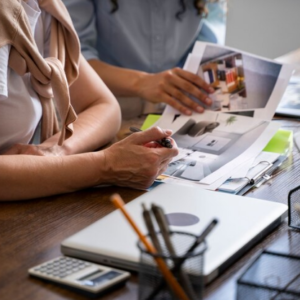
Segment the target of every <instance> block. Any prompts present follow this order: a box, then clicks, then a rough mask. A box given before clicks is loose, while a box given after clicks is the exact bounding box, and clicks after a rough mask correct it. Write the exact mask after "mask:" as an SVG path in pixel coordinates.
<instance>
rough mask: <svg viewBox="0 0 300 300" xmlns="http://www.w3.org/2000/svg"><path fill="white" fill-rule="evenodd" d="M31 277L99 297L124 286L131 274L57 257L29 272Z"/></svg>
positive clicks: (65, 257) (78, 260)
mask: <svg viewBox="0 0 300 300" xmlns="http://www.w3.org/2000/svg"><path fill="white" fill-rule="evenodd" d="M28 272H29V274H30V275H31V276H35V277H39V278H41V279H43V280H47V281H51V282H54V283H57V284H59V285H62V286H64V287H67V288H69V289H72V290H75V291H78V292H81V293H83V294H85V295H87V296H92V297H95V296H98V295H100V294H102V293H104V292H106V291H108V290H111V289H114V288H115V287H118V286H121V285H123V284H124V283H125V282H126V280H127V279H128V278H129V276H130V273H128V272H125V271H122V270H118V269H114V268H110V267H106V266H102V265H98V264H95V263H91V262H87V261H83V260H80V259H76V258H71V257H67V256H61V257H57V258H55V259H53V260H50V261H47V262H45V263H42V264H40V265H38V266H35V267H33V268H31V269H29V270H28Z"/></svg>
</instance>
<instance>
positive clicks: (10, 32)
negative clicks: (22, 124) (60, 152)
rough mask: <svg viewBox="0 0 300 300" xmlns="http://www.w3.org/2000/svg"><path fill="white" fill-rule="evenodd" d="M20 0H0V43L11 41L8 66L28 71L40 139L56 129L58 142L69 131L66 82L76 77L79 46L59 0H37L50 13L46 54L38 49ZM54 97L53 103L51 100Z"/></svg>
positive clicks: (71, 118)
mask: <svg viewBox="0 0 300 300" xmlns="http://www.w3.org/2000/svg"><path fill="white" fill-rule="evenodd" d="M21 1H23V0H0V47H2V46H4V45H8V44H9V45H11V51H10V57H9V67H10V68H12V69H13V70H14V71H15V72H17V73H18V74H19V75H20V76H22V75H24V74H25V73H28V72H29V73H30V74H31V83H32V86H33V88H34V90H35V91H36V93H37V94H38V95H39V98H40V101H41V104H42V108H43V117H42V133H41V140H42V141H44V140H46V139H47V138H49V137H51V136H52V135H54V134H55V133H57V132H58V131H59V126H58V122H57V117H56V110H57V112H58V117H59V119H60V123H61V127H62V128H61V135H60V138H59V142H58V144H59V145H62V143H63V141H64V140H65V139H67V138H68V137H70V136H71V135H72V133H73V127H72V123H73V122H74V121H75V120H76V118H77V116H76V113H75V112H74V110H73V108H72V106H71V104H70V95H69V86H70V85H71V84H72V83H73V82H74V81H75V80H76V78H77V77H78V64H79V56H80V46H79V41H78V37H77V35H76V32H75V30H74V27H73V25H72V21H71V18H70V16H69V14H68V11H67V9H66V8H65V6H64V4H63V3H62V2H61V0H39V6H40V8H41V9H43V10H45V11H46V12H48V13H49V14H50V15H51V16H52V22H51V38H50V57H48V58H46V59H44V58H43V57H42V56H41V54H40V53H39V51H38V48H37V45H36V43H35V40H34V37H33V35H32V33H31V29H30V25H29V22H28V18H27V15H26V12H25V11H24V9H23V7H22V4H21ZM52 99H54V101H55V105H54V103H53V100H52Z"/></svg>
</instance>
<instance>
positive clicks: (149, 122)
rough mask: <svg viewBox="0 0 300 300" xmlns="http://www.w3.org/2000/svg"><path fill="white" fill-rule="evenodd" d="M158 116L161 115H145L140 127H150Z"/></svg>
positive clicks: (143, 128)
mask: <svg viewBox="0 0 300 300" xmlns="http://www.w3.org/2000/svg"><path fill="white" fill-rule="evenodd" d="M160 117H161V115H152V114H149V115H148V116H147V118H146V120H145V121H144V124H143V125H142V127H141V129H142V130H146V129H148V128H150V127H151V126H152V125H153V124H155V122H157V121H158V120H159V118H160Z"/></svg>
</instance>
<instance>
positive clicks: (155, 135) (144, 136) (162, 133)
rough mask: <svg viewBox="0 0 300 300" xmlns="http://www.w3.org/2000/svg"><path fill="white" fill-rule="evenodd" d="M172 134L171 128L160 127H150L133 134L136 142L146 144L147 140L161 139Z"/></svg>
mask: <svg viewBox="0 0 300 300" xmlns="http://www.w3.org/2000/svg"><path fill="white" fill-rule="evenodd" d="M171 134H172V130H169V129H167V130H163V129H161V128H160V127H152V128H150V129H147V130H145V131H142V132H139V133H138V134H135V141H136V143H138V144H142V145H143V144H146V143H149V142H153V141H157V140H161V139H162V138H165V137H168V136H170V135H171Z"/></svg>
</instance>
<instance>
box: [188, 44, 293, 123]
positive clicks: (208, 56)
mask: <svg viewBox="0 0 300 300" xmlns="http://www.w3.org/2000/svg"><path fill="white" fill-rule="evenodd" d="M184 69H185V70H187V71H190V72H192V73H194V74H197V75H198V76H200V77H201V78H202V79H203V80H205V81H206V82H207V83H209V84H210V85H211V86H212V87H213V88H214V89H215V92H214V93H212V94H209V97H210V98H211V99H212V101H213V104H212V105H211V106H206V109H209V110H214V111H222V112H236V113H237V114H240V115H245V116H248V117H255V118H261V119H265V120H271V119H272V117H273V115H274V112H275V110H276V107H277V106H278V104H279V102H280V100H281V98H282V96H283V94H284V92H285V90H286V87H287V85H288V83H289V80H290V77H291V75H292V73H293V70H294V66H293V65H289V64H282V63H279V62H275V61H273V60H269V59H265V58H262V57H259V56H256V55H252V54H249V53H246V52H243V51H239V50H235V49H232V48H228V47H224V46H219V45H215V44H210V43H204V42H196V43H195V45H194V48H193V52H192V54H190V55H189V57H188V59H187V60H186V63H185V66H184ZM194 100H195V101H197V100H196V99H194ZM201 105H203V104H202V103H201Z"/></svg>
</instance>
